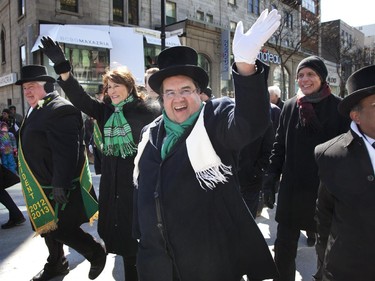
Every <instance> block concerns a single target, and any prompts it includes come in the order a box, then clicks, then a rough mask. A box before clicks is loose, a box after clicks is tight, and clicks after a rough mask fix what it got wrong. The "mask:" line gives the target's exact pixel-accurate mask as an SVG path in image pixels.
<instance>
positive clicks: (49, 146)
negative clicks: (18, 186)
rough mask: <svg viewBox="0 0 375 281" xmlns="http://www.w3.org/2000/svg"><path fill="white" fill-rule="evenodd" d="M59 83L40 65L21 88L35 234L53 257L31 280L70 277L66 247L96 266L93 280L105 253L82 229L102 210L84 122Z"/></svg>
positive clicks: (23, 155) (23, 172)
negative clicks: (25, 110)
mask: <svg viewBox="0 0 375 281" xmlns="http://www.w3.org/2000/svg"><path fill="white" fill-rule="evenodd" d="M54 82H55V79H54V78H53V77H51V76H48V74H47V70H46V68H45V67H44V66H40V65H28V66H24V67H22V69H21V79H20V80H18V81H17V82H16V85H21V86H22V89H23V94H24V96H25V99H26V101H27V102H28V104H29V105H30V108H29V110H28V114H27V117H26V119H25V121H24V122H23V125H22V128H21V129H20V140H19V151H18V154H19V162H20V163H19V174H20V178H21V182H22V189H23V193H24V198H25V201H26V205H27V211H28V214H29V217H30V220H31V223H32V226H33V230H34V231H35V232H36V233H37V234H41V236H42V237H44V240H45V243H46V245H47V248H48V252H49V256H48V258H47V263H46V264H45V266H44V269H43V270H42V271H40V272H39V274H37V275H36V276H35V277H34V278H33V279H32V280H34V281H37V280H39V281H44V280H50V279H52V278H54V277H55V276H59V275H66V274H68V272H69V263H68V260H67V259H66V257H65V254H64V249H63V246H64V244H65V245H67V246H69V247H71V248H73V249H74V250H76V251H77V252H78V253H80V254H81V255H83V256H84V257H85V258H86V259H87V260H88V261H89V262H90V263H91V267H90V271H89V274H88V277H89V278H90V279H95V278H96V277H98V276H99V274H100V273H101V272H102V270H103V269H104V266H105V263H106V253H105V251H104V249H103V247H102V246H101V244H100V243H98V242H96V241H95V240H94V238H93V237H92V236H91V235H90V234H88V233H86V232H84V231H83V230H82V229H81V227H80V226H81V224H83V223H85V222H88V221H92V220H93V219H94V218H95V217H97V210H98V206H97V201H96V196H95V193H94V189H93V186H92V184H91V182H92V181H91V174H90V171H89V169H88V165H87V164H88V163H87V160H86V157H85V146H84V144H83V121H82V116H81V112H80V111H79V110H78V109H76V108H75V107H74V106H73V105H72V104H71V103H70V102H69V101H68V100H66V99H64V98H62V97H61V96H60V95H59V94H58V93H57V92H56V91H54V85H53V83H54ZM36 257H37V254H36V255H35V256H34V258H36Z"/></svg>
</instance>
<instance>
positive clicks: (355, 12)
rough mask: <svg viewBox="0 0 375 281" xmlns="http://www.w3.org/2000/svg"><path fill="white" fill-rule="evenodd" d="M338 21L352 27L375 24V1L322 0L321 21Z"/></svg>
mask: <svg viewBox="0 0 375 281" xmlns="http://www.w3.org/2000/svg"><path fill="white" fill-rule="evenodd" d="M337 19H341V20H342V21H344V22H345V23H347V24H348V25H350V26H361V25H368V24H375V0H354V1H349V0H321V21H322V22H326V21H331V20H337Z"/></svg>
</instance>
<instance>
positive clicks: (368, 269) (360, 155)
mask: <svg viewBox="0 0 375 281" xmlns="http://www.w3.org/2000/svg"><path fill="white" fill-rule="evenodd" d="M346 88H347V90H348V93H349V95H348V96H347V97H345V98H344V99H343V100H342V101H341V102H340V104H339V107H338V109H339V112H340V113H341V114H343V115H344V116H350V118H351V120H352V121H351V125H350V130H349V131H348V132H347V133H344V134H342V135H339V136H337V137H335V138H333V139H331V140H329V141H327V142H325V143H323V144H321V145H318V146H317V147H316V149H315V158H316V162H317V164H318V167H319V177H320V187H319V193H318V200H317V206H316V217H317V226H318V241H317V244H316V250H317V254H318V266H319V267H318V272H317V274H316V275H315V279H316V280H319V281H320V280H324V281H333V280H361V281H372V280H374V278H375V267H374V260H375V236H374V232H375V219H374V217H375V204H374V201H375V65H371V66H367V67H364V68H362V69H360V70H358V71H356V72H354V73H353V74H352V75H351V76H350V77H349V78H348V81H347V83H346Z"/></svg>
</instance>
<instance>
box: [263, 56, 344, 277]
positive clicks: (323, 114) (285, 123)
mask: <svg viewBox="0 0 375 281" xmlns="http://www.w3.org/2000/svg"><path fill="white" fill-rule="evenodd" d="M327 75H328V71H327V67H326V65H325V64H324V62H323V61H322V60H321V59H320V58H319V57H317V56H310V57H307V58H305V59H303V60H302V61H301V62H300V63H299V64H298V67H297V76H296V79H297V83H298V86H299V90H298V92H297V94H296V96H294V97H293V98H291V99H289V100H287V101H286V102H285V104H284V107H283V109H282V111H281V115H280V121H279V126H278V128H277V132H276V139H275V142H274V144H273V149H272V152H271V157H270V164H269V167H268V169H267V172H266V174H265V176H264V183H263V197H264V202H265V204H266V205H267V206H268V207H270V208H273V204H274V202H275V184H276V182H277V181H278V180H279V179H280V175H281V174H282V177H281V180H280V185H279V190H278V200H277V209H276V218H275V219H276V221H277V222H278V226H277V235H276V240H275V248H274V250H275V262H276V265H277V268H278V270H279V273H280V278H279V279H274V280H278V281H294V280H295V270H296V264H295V259H296V256H297V247H298V240H299V237H300V231H301V230H306V231H311V232H313V233H316V223H315V221H314V215H315V203H316V198H317V192H318V187H319V177H318V167H317V165H316V163H315V159H314V148H315V146H316V145H318V144H320V143H323V142H325V141H327V140H329V139H331V138H333V137H335V136H337V135H339V134H341V133H343V132H345V131H346V130H347V129H348V126H349V120H348V119H347V118H344V117H343V116H341V115H340V114H339V112H338V111H337V106H338V104H339V102H340V100H341V99H340V98H338V97H337V96H335V95H333V94H332V93H331V89H330V87H329V85H328V83H327V82H326V78H327Z"/></svg>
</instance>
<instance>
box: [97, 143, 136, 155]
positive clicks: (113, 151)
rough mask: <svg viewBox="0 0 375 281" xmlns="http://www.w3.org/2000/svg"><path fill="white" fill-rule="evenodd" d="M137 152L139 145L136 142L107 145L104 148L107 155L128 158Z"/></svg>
mask: <svg viewBox="0 0 375 281" xmlns="http://www.w3.org/2000/svg"><path fill="white" fill-rule="evenodd" d="M136 152H137V146H136V145H135V144H134V143H125V144H123V145H118V144H116V145H107V146H105V147H104V149H103V153H104V155H105V156H121V157H122V158H124V159H125V158H126V157H129V156H133V155H134V154H135V153H136Z"/></svg>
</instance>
